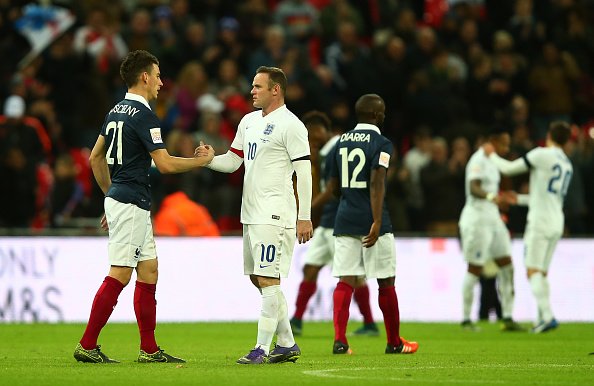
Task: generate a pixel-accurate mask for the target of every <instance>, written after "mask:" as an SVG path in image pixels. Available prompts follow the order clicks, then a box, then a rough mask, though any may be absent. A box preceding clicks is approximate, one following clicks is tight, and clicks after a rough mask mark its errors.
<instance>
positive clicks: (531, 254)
mask: <svg viewBox="0 0 594 386" xmlns="http://www.w3.org/2000/svg"><path fill="white" fill-rule="evenodd" d="M558 240H559V237H557V236H556V237H544V236H543V235H539V234H535V232H527V235H526V241H525V248H526V250H525V254H526V256H525V264H526V273H527V275H528V281H529V282H530V287H531V289H532V294H533V295H534V298H535V299H536V303H537V306H538V315H539V318H538V320H537V322H536V323H535V325H534V327H533V328H532V329H531V332H532V333H541V332H546V331H550V330H553V329H555V328H557V327H558V326H559V323H558V322H557V320H556V319H555V317H554V315H553V310H552V308H551V302H550V291H551V290H550V286H549V279H548V277H547V272H548V269H549V266H550V263H551V259H552V256H553V252H554V250H555V247H556V245H557V241H558Z"/></svg>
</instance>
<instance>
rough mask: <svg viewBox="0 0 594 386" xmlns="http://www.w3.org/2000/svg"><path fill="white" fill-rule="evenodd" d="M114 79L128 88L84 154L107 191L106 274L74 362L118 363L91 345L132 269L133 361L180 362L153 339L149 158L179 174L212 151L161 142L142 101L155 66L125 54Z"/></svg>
mask: <svg viewBox="0 0 594 386" xmlns="http://www.w3.org/2000/svg"><path fill="white" fill-rule="evenodd" d="M120 74H121V76H122V79H124V81H125V82H126V85H127V86H128V93H127V94H126V97H125V99H124V100H123V101H121V102H120V103H118V104H117V105H115V106H114V107H113V108H112V109H111V111H110V112H109V113H108V114H107V116H106V117H105V123H104V124H103V128H102V129H101V135H99V138H97V142H96V143H95V147H94V148H93V150H92V152H91V156H90V159H89V160H90V162H91V167H92V169H93V174H94V175H95V179H96V180H97V183H98V184H99V187H100V188H101V190H103V192H104V193H105V215H104V216H103V218H102V219H101V226H102V227H103V229H105V230H109V242H108V255H109V264H110V265H111V268H110V269H109V274H108V276H106V277H105V280H104V281H103V285H101V287H100V288H99V291H97V294H96V295H95V300H94V301H93V306H92V308H91V315H90V317H89V323H88V324H87V328H86V330H85V332H84V335H83V337H82V339H81V340H80V343H79V344H78V345H77V346H76V349H75V350H74V358H76V360H77V361H81V362H91V363H119V362H118V361H116V360H113V359H110V358H108V357H107V356H106V355H105V354H104V353H103V352H101V350H100V348H99V347H100V346H98V345H97V338H98V337H99V333H100V332H101V329H102V328H103V326H105V324H106V323H107V320H108V319H109V316H110V315H111V313H112V311H113V309H114V308H115V306H116V304H117V300H118V296H119V295H120V292H121V291H122V289H123V288H124V287H125V286H126V285H127V284H128V283H129V282H130V278H131V276H132V271H133V270H134V269H136V274H137V280H136V289H135V291H134V311H135V313H136V320H137V321H138V327H139V330H140V354H139V355H138V362H180V363H184V362H185V361H184V360H183V359H180V358H176V357H174V356H171V355H169V354H167V353H165V352H164V351H163V350H161V348H160V347H159V346H157V343H156V341H155V324H156V300H155V290H156V285H157V277H158V270H157V253H156V250H155V241H154V239H153V228H152V224H151V217H150V207H151V200H150V184H149V168H150V166H151V159H152V160H153V161H154V162H155V165H156V166H157V168H158V169H159V171H160V172H161V173H181V172H185V171H188V170H190V169H193V168H196V167H199V166H204V165H206V164H207V163H209V162H210V161H211V159H212V158H213V157H214V150H212V148H210V149H206V148H204V147H202V148H198V149H196V154H197V155H200V157H196V158H178V157H172V156H170V155H169V153H168V152H167V150H166V149H165V145H164V144H163V139H162V138H161V129H160V125H159V120H158V118H157V116H156V115H155V113H153V111H152V110H151V108H150V106H149V104H148V102H149V101H151V100H154V99H156V98H157V95H158V93H159V89H160V88H161V86H162V85H163V83H162V82H161V77H160V71H159V61H158V60H157V58H156V57H154V56H153V55H151V54H150V53H148V52H146V51H142V50H139V51H133V52H130V53H129V54H128V55H127V56H126V58H125V59H124V61H123V63H122V65H121V67H120Z"/></svg>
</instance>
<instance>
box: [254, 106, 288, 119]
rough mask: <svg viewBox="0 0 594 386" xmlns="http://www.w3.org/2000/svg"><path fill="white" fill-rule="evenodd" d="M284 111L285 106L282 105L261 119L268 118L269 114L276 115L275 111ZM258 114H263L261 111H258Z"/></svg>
mask: <svg viewBox="0 0 594 386" xmlns="http://www.w3.org/2000/svg"><path fill="white" fill-rule="evenodd" d="M286 109H287V105H282V106H279V107H278V108H277V109H276V110H274V111H271V112H269V113H268V114H266V116H265V117H263V118H268V117H269V116H270V115H271V114H274V113H276V112H277V111H281V110H286ZM260 114H263V112H262V110H260Z"/></svg>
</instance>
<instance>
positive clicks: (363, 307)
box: [355, 285, 373, 324]
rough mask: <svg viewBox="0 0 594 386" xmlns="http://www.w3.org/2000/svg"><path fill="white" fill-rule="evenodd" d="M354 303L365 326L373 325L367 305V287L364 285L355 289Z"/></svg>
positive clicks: (369, 308) (369, 307)
mask: <svg viewBox="0 0 594 386" xmlns="http://www.w3.org/2000/svg"><path fill="white" fill-rule="evenodd" d="M355 302H357V305H358V306H359V311H361V315H363V321H364V323H365V324H370V323H373V316H372V315H371V306H370V305H369V287H367V286H366V285H365V286H363V287H359V288H357V289H355Z"/></svg>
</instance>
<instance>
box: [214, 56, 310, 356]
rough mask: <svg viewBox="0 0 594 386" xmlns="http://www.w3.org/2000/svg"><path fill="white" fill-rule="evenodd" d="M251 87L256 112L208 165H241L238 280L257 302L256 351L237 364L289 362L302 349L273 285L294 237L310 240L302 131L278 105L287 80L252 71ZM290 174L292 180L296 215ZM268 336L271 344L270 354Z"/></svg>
mask: <svg viewBox="0 0 594 386" xmlns="http://www.w3.org/2000/svg"><path fill="white" fill-rule="evenodd" d="M252 85H253V88H252V91H251V94H252V98H253V101H254V102H253V105H254V107H257V108H260V109H261V110H258V111H254V112H251V113H249V114H247V115H245V116H244V117H243V118H242V120H241V122H239V125H238V128H237V134H236V136H235V139H234V140H233V143H232V144H231V148H230V149H229V151H228V152H227V153H226V154H223V155H219V156H216V157H215V158H214V159H213V160H212V162H211V163H210V164H209V165H208V167H209V168H210V169H213V170H216V171H219V172H225V173H232V172H234V171H235V170H237V168H239V166H240V165H241V163H242V162H243V163H244V164H245V175H244V183H243V196H242V203H241V222H242V224H243V258H244V273H245V274H246V275H249V276H250V280H251V281H252V283H253V284H254V285H255V286H256V287H257V288H258V289H259V291H260V293H261V295H262V310H261V311H260V319H259V321H258V338H257V341H256V346H255V348H254V349H253V350H252V351H250V352H249V353H248V354H247V355H245V356H244V357H242V358H240V359H239V360H238V361H237V363H244V364H261V363H282V362H287V361H292V362H295V361H296V360H297V359H298V357H299V356H300V355H301V350H300V349H299V347H298V346H297V344H296V343H295V339H294V338H293V332H292V330H291V324H290V322H289V316H288V313H287V300H286V299H285V295H284V294H283V291H282V290H281V287H280V279H281V278H286V277H288V275H289V268H290V266H291V258H292V254H293V248H294V246H295V238H297V240H298V241H299V243H300V244H301V243H305V242H307V241H308V240H309V239H310V238H311V237H312V236H313V228H312V223H311V213H310V211H311V210H310V209H311V196H312V177H311V163H310V151H309V143H308V140H307V129H306V128H305V126H304V125H303V123H302V122H301V121H300V120H299V119H298V118H297V117H296V116H295V115H294V114H293V113H291V112H290V111H289V110H288V109H287V107H286V105H285V97H284V96H285V91H286V89H287V77H286V76H285V74H284V72H283V71H282V70H281V69H278V68H276V67H264V66H262V67H260V68H258V70H257V73H256V76H255V77H254V81H253V83H252ZM293 172H295V173H296V174H297V194H298V196H299V214H297V205H296V203H295V193H294V191H293V180H292V176H293ZM295 228H297V229H295ZM275 333H276V335H277V340H278V345H276V346H275V347H274V349H273V350H272V351H270V345H271V344H272V338H273V337H274V334H275Z"/></svg>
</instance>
